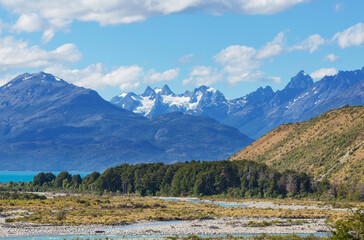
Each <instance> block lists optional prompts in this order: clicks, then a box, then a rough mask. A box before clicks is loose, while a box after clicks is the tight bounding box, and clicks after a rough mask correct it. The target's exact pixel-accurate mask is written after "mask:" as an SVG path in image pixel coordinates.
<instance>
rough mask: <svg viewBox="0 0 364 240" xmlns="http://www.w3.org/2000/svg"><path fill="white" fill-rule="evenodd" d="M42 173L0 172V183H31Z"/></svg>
mask: <svg viewBox="0 0 364 240" xmlns="http://www.w3.org/2000/svg"><path fill="white" fill-rule="evenodd" d="M40 172H42V171H0V182H5V183H7V182H10V181H13V182H30V181H33V177H34V176H35V175H37V174H38V173H40ZM52 173H53V174H54V175H56V176H57V175H58V174H59V173H60V172H53V171H52ZM69 173H70V174H72V175H74V174H80V175H81V177H84V176H86V175H87V174H90V173H91V172H76V171H70V172H69Z"/></svg>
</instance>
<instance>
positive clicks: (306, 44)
mask: <svg viewBox="0 0 364 240" xmlns="http://www.w3.org/2000/svg"><path fill="white" fill-rule="evenodd" d="M324 43H325V39H323V38H322V37H321V36H320V35H319V34H313V35H311V36H309V37H308V38H307V39H305V40H303V41H302V42H300V43H298V44H297V45H294V46H293V47H291V49H290V50H291V51H292V50H309V52H310V53H313V52H314V51H316V50H317V49H318V48H319V46H320V45H323V44H324Z"/></svg>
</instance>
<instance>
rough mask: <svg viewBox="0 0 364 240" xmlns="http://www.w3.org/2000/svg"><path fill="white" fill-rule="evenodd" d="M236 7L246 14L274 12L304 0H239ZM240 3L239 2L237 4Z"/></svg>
mask: <svg viewBox="0 0 364 240" xmlns="http://www.w3.org/2000/svg"><path fill="white" fill-rule="evenodd" d="M221 2H225V1H221ZM234 2H237V3H238V6H235V7H238V8H237V9H239V10H240V11H241V12H243V13H247V14H274V13H278V12H281V11H284V10H287V9H289V8H291V7H293V6H295V5H297V4H299V3H302V2H307V1H305V0H241V1H234ZM239 3H240V4H239ZM232 7H233V6H232Z"/></svg>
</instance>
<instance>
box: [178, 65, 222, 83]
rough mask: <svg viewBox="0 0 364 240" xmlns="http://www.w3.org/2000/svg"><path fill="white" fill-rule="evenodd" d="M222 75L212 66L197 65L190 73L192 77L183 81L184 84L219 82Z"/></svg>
mask: <svg viewBox="0 0 364 240" xmlns="http://www.w3.org/2000/svg"><path fill="white" fill-rule="evenodd" d="M221 79H222V75H221V73H220V72H218V71H217V69H212V67H210V66H196V67H195V68H194V69H193V70H192V71H191V73H190V77H189V78H186V79H184V80H183V81H182V83H183V85H188V84H190V85H194V86H201V85H206V86H209V85H212V84H214V83H216V82H219V81H220V80H221Z"/></svg>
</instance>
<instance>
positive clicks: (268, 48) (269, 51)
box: [256, 32, 284, 59]
mask: <svg viewBox="0 0 364 240" xmlns="http://www.w3.org/2000/svg"><path fill="white" fill-rule="evenodd" d="M283 38H284V33H283V32H281V33H279V34H278V35H277V36H276V37H275V38H274V39H273V41H272V42H269V43H267V44H266V45H265V46H263V47H262V48H261V49H260V50H259V51H258V53H257V56H256V58H257V59H265V58H271V57H275V56H277V55H279V54H281V53H282V52H283V50H284V49H283Z"/></svg>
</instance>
